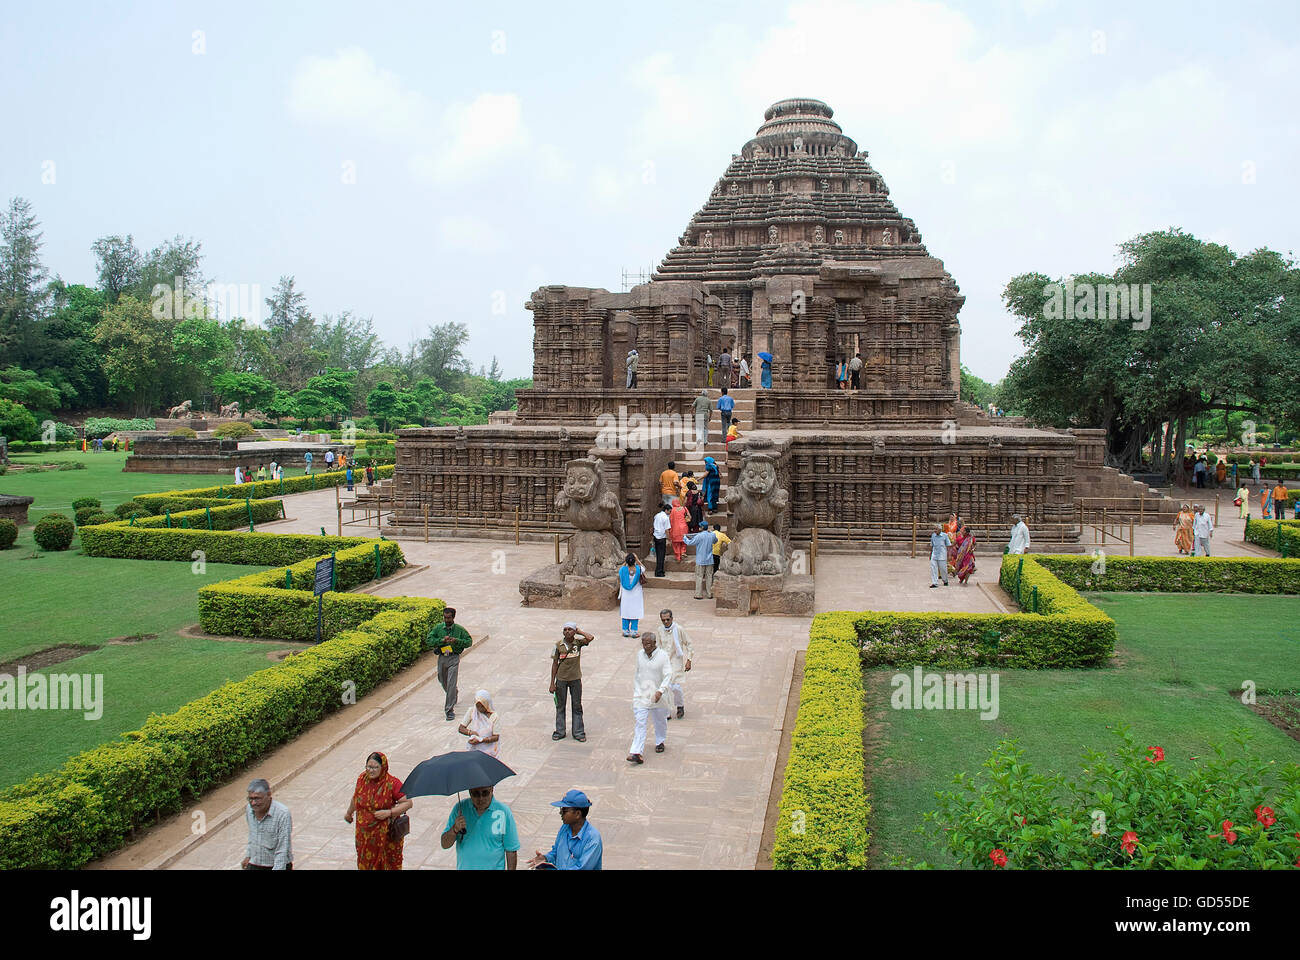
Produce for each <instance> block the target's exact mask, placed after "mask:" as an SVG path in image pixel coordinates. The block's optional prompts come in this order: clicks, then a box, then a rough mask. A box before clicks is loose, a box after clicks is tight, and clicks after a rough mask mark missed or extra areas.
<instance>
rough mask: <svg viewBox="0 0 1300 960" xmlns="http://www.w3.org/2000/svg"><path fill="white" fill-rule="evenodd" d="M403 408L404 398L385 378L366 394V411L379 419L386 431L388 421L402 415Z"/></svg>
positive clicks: (382, 428)
mask: <svg viewBox="0 0 1300 960" xmlns="http://www.w3.org/2000/svg"><path fill="white" fill-rule="evenodd" d="M404 410H405V402H404V398H403V397H402V395H401V394H399V393H398V392H397V389H396V388H395V387H394V386H393V385H392V384H391V383H389V382H388V381H387V380H381V381H379V382H378V383H377V384H375V389H373V390H371V391H370V393H368V394H367V395H366V413H368V414H369V415H370V416H372V417H374V418H375V419H376V420H378V421H379V423H380V429H381V430H382V431H384V432H387V431H388V429H389V424H390V423H392V422H393V421H394V420H395V419H397V417H399V416H402V414H403V412H404Z"/></svg>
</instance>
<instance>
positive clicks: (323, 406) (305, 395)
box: [293, 387, 334, 420]
mask: <svg viewBox="0 0 1300 960" xmlns="http://www.w3.org/2000/svg"><path fill="white" fill-rule="evenodd" d="M293 405H294V409H295V411H296V412H297V414H298V416H299V417H301V418H302V419H303V420H324V419H326V418H328V417H329V416H330V415H331V413H333V411H334V403H333V401H331V400H330V398H329V397H327V396H325V394H323V393H321V392H320V391H319V390H313V389H312V388H311V387H303V388H302V389H301V390H299V391H298V392H297V393H295V394H294V395H293Z"/></svg>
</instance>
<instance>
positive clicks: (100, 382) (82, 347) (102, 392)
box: [34, 281, 108, 410]
mask: <svg viewBox="0 0 1300 960" xmlns="http://www.w3.org/2000/svg"><path fill="white" fill-rule="evenodd" d="M51 288H52V290H53V293H54V313H53V314H51V316H50V318H49V319H48V320H46V321H45V322H44V323H43V324H41V331H40V332H41V336H40V339H39V341H38V347H37V350H38V353H39V356H40V360H39V362H38V363H36V364H35V365H34V366H35V369H36V370H37V372H39V373H40V375H41V379H43V380H46V381H48V382H50V383H52V384H54V385H55V386H57V387H58V388H59V391H60V393H61V394H62V395H63V403H62V405H63V406H65V407H69V408H72V409H79V410H80V409H85V408H87V407H102V406H103V405H104V404H105V403H107V402H108V379H107V377H106V376H105V375H104V368H103V364H102V362H101V360H100V356H99V347H98V346H96V344H95V340H94V336H95V327H96V326H97V325H98V323H99V321H100V320H101V319H103V316H104V306H105V301H104V294H102V293H101V292H100V291H98V290H95V289H94V288H92V287H86V286H82V285H81V284H72V285H71V286H66V285H64V284H63V283H62V282H58V281H56V282H55V283H53V284H51Z"/></svg>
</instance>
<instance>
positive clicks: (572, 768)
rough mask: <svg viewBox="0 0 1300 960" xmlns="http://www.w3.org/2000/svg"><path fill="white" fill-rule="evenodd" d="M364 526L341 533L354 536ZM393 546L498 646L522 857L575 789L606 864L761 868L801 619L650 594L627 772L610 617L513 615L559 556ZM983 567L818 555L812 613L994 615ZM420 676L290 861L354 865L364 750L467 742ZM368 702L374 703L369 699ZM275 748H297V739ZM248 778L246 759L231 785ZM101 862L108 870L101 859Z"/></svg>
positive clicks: (1156, 537)
mask: <svg viewBox="0 0 1300 960" xmlns="http://www.w3.org/2000/svg"><path fill="white" fill-rule="evenodd" d="M285 499H286V506H287V512H288V513H289V516H290V518H291V519H289V520H287V521H282V522H279V523H275V524H267V525H264V526H262V527H259V529H266V530H281V531H284V532H290V531H298V532H317V531H319V529H320V528H321V527H322V526H324V527H325V528H326V529H327V530H328V531H329V532H331V533H332V532H334V529H335V527H334V524H335V522H336V514H335V507H334V502H335V497H334V493H333V492H332V491H318V492H315V493H308V494H300V495H296V496H292V497H287V498H285ZM1225 513H1226V511H1225ZM1221 519H1222V520H1223V524H1222V526H1221V527H1220V532H1219V536H1218V537H1216V538H1215V541H1214V545H1215V548H1216V552H1219V553H1222V554H1224V555H1255V554H1254V553H1253V551H1252V550H1250V549H1248V548H1244V547H1242V546H1241V543H1240V540H1241V530H1240V522H1239V521H1236V520H1231V521H1229V520H1227V519H1226V517H1224V516H1223V515H1222V514H1221ZM374 530H375V528H374V527H370V528H369V529H367V528H365V527H363V526H361V525H355V526H348V527H345V528H344V532H345V533H356V534H358V535H365V534H372V533H373V532H374ZM400 542H401V545H402V549H403V551H404V552H405V554H406V556H407V559H408V561H409V562H410V563H412V564H422V565H425V569H422V570H419V571H417V572H415V573H413V574H411V575H408V576H405V577H402V578H401V579H400V580H398V581H397V582H395V583H387V584H384V585H381V586H380V587H379V588H378V589H377V590H376V591H375V592H376V593H378V594H380V595H388V596H397V595H416V596H435V597H441V598H443V599H445V600H446V601H447V602H448V603H450V604H451V605H452V606H455V607H457V608H458V610H459V620H460V622H462V623H464V624H466V625H467V626H468V627H469V628H470V629H471V632H473V633H475V634H479V635H481V634H482V633H483V632H484V631H486V632H487V633H488V634H489V635H490V638H489V639H488V641H487V642H486V643H484V644H482V645H481V646H478V647H475V648H472V649H471V651H470V652H469V653H467V654H466V655H465V656H464V657H463V658H462V661H461V669H460V684H459V686H460V711H459V712H462V713H463V710H464V709H465V708H467V707H468V705H469V704H470V703H471V702H472V698H473V695H474V691H475V690H476V689H479V688H485V689H487V690H489V691H490V692H491V693H492V695H493V698H494V701H495V704H496V706H497V708H498V710H499V711H500V712H501V715H502V720H503V727H502V739H501V758H502V760H504V761H505V762H506V763H507V764H509V765H510V766H511V767H513V768H514V769H515V771H516V774H517V775H516V776H514V777H512V778H509V779H507V780H505V781H503V782H502V783H501V784H500V785H499V786H498V790H497V796H498V797H499V798H500V799H501V800H503V801H504V802H505V803H507V804H509V805H510V807H511V809H512V810H513V811H514V813H515V817H516V820H517V822H518V826H519V834H520V839H521V842H522V849H521V862H522V860H524V859H526V858H527V857H529V856H531V855H532V852H533V851H534V850H536V849H542V850H546V849H549V848H550V844H551V842H552V841H553V839H554V836H555V832H556V830H557V829H558V828H559V817H558V816H557V815H556V812H555V809H554V808H552V807H551V806H550V805H549V804H550V802H551V801H552V800H556V799H559V798H560V796H562V795H563V794H564V792H565V791H566V790H568V789H569V788H571V787H579V788H581V789H583V790H585V791H586V792H587V794H588V795H589V796H591V798H592V800H593V803H594V807H593V810H592V822H593V823H594V824H595V825H596V826H597V827H598V828H599V829H600V830H601V833H602V835H603V836H604V838H605V866H606V867H607V868H610V869H617V868H640V869H656V868H659V869H663V868H676V869H698V868H705V869H751V868H753V867H754V866H755V865H756V860H757V857H758V851H759V846H760V842H761V839H762V836H761V835H762V828H763V821H764V816H765V813H766V809H767V805H768V796H769V792H770V789H771V785H772V780H773V775H774V773H775V772H776V771H775V767H776V758H777V754H778V751H779V748H780V741H781V736H782V729H781V727H782V724H783V723H784V717H785V712H786V711H785V706H786V698H787V696H788V691H789V686H790V678H791V673H792V670H793V665H794V657H795V652H796V651H797V650H800V649H803V648H805V647H806V646H807V642H808V627H809V624H810V621H809V620H808V619H806V618H786V617H749V618H746V619H744V620H736V619H730V618H720V617H716V616H714V614H713V609H712V604H711V603H709V602H707V601H695V600H694V599H693V598H692V596H691V593H690V592H689V591H676V590H673V591H667V590H664V591H650V592H649V595H648V597H647V604H646V606H647V611H646V612H647V614H648V615H649V620H648V622H647V621H643V626H648V625H650V624H653V623H654V622H655V619H654V617H655V614H656V613H657V607H658V606H659V605H660V604H667V605H670V606H672V607H673V608H674V610H675V612H676V614H677V619H678V620H679V621H680V622H681V623H682V624H683V625H684V626H686V627H687V628H688V629H689V630H690V632H691V636H692V638H693V640H694V643H695V647H696V659H695V664H694V669H693V670H692V672H691V674H690V676H689V678H688V680H687V683H686V685H685V686H686V710H687V712H686V717H685V718H684V719H682V720H672V721H671V722H670V723H669V725H668V749H667V752H666V753H664V754H662V755H659V754H655V753H654V752H653V751H648V752H647V753H646V762H645V764H644V765H643V766H632V765H630V764H628V763H627V762H626V760H625V759H624V757H625V756H626V754H627V749H628V744H629V741H630V739H631V734H632V714H631V708H630V692H631V691H630V688H631V673H632V669H633V663H634V657H635V653H636V650H637V645H636V644H635V643H634V642H633V641H631V640H628V639H624V638H623V637H621V636H620V635H619V621H618V615H617V612H616V611H607V612H583V611H580V612H577V613H576V614H575V613H573V612H568V611H563V610H546V609H533V608H525V607H522V606H520V598H519V591H518V582H519V580H520V578H521V577H523V576H524V575H525V574H527V573H528V572H530V571H532V570H533V569H535V568H537V567H540V566H543V565H545V564H548V563H551V562H552V560H553V548H552V547H551V545H549V544H522V545H519V546H516V545H514V544H513V543H508V542H507V543H503V542H499V541H485V540H434V541H432V542H430V543H428V544H426V543H424V542H423V541H420V540H402V541H400ZM1137 548H1138V552H1139V553H1142V554H1152V555H1166V554H1170V555H1172V554H1173V553H1174V552H1175V551H1174V549H1173V539H1172V533H1170V532H1169V531H1168V530H1167V529H1166V528H1165V527H1163V526H1161V527H1155V526H1149V527H1146V528H1144V529H1140V530H1139V533H1138V544H1137ZM1108 552H1109V553H1123V554H1127V552H1128V548H1127V546H1126V545H1124V546H1123V548H1122V550H1121V549H1120V545H1116V544H1112V545H1111V546H1110V547H1109V548H1108ZM977 562H978V564H979V567H978V569H977V572H976V574H975V576H974V577H973V578H972V584H971V585H970V586H968V587H964V588H963V587H959V586H957V585H956V584H955V582H954V585H953V586H951V587H948V588H947V589H945V588H942V587H940V588H939V589H938V590H930V589H929V572H928V561H927V560H926V559H925V558H922V557H918V558H916V559H912V558H910V557H905V556H892V557H891V556H884V557H860V556H852V555H842V554H826V555H823V556H822V557H821V558H819V560H818V571H817V609H818V610H819V611H821V610H837V609H840V610H842V609H859V610H861V609H880V610H887V609H895V610H897V609H906V610H952V611H970V612H996V611H998V610H999V609H1000V608H1001V607H1000V603H1001V600H1002V599H1003V596H1002V594H1001V592H1000V591H999V590H998V589H997V587H996V575H997V564H998V558H996V557H987V558H986V557H983V556H980V557H978V558H977ZM570 619H576V620H577V622H578V624H579V625H580V626H581V627H582V628H583V629H585V630H587V631H589V632H591V633H593V634H594V635H595V636H596V641H595V642H594V643H593V645H592V647H591V650H590V652H589V653H587V654H586V655H585V656H584V658H583V681H584V684H583V705H584V712H585V720H586V727H587V734H588V739H587V742H586V743H577V742H575V741H574V740H572V739H567V740H563V741H559V742H555V741H552V740H551V736H550V735H551V730H552V729H553V721H554V706H553V702H552V699H551V697H550V695H549V693H548V692H547V682H548V678H549V654H550V649H551V646H552V644H553V643H554V641H555V639H557V638H558V637H559V636H560V634H561V626H562V624H563V623H564V622H565V621H566V620H570ZM426 666H427V665H426V664H425V662H424V661H422V662H421V666H418V667H416V668H412V670H410V671H407V674H408V675H410V677H411V678H412V681H411V682H414V683H415V688H414V689H413V690H411V691H410V692H409V694H408V695H406V696H405V697H404V698H403V699H401V700H400V701H399V702H397V703H396V704H395V705H394V706H392V707H391V708H390V709H388V710H386V711H384V712H383V713H382V714H380V715H379V716H378V717H377V718H376V719H374V720H373V721H370V722H368V723H367V724H365V725H364V726H363V727H362V728H361V729H359V730H357V731H355V732H353V733H351V734H349V735H346V736H345V737H344V738H343V739H342V740H341V741H340V742H338V743H337V745H336V746H334V747H333V748H332V749H328V750H325V751H324V752H323V753H322V754H321V755H320V756H319V757H318V758H317V759H315V760H314V761H310V762H308V763H307V764H306V766H304V767H303V768H302V769H301V770H300V771H299V772H297V773H296V774H295V775H293V776H292V777H291V778H290V779H288V781H287V782H285V783H284V784H283V785H281V786H279V787H278V789H277V790H276V794H275V795H276V798H277V799H278V800H280V801H282V802H284V803H286V804H287V805H288V806H289V808H290V809H291V810H292V811H293V814H294V853H295V867H296V868H298V869H350V868H352V867H354V865H355V854H354V848H353V829H352V827H351V826H349V825H348V824H346V823H344V821H343V812H344V810H345V809H346V807H347V804H348V800H349V799H350V797H351V792H352V785H353V782H354V780H355V778H356V776H357V774H358V773H360V772H361V769H362V767H363V764H364V762H365V758H366V755H367V754H368V753H369V752H370V751H372V750H382V751H384V752H385V753H387V754H388V756H389V758H390V763H391V765H392V770H393V772H394V774H396V775H397V776H399V777H400V776H404V775H405V773H406V772H408V771H409V770H410V769H411V767H413V766H414V765H415V764H416V763H418V762H419V761H420V760H423V759H425V758H426V757H430V756H433V755H436V754H439V753H444V752H447V751H449V750H457V749H463V748H464V746H465V740H464V738H463V737H461V736H460V735H459V734H457V732H456V723H453V722H448V721H446V720H445V719H443V714H442V702H443V699H442V698H443V693H442V690H441V688H440V687H439V686H438V683H437V681H436V679H433V677H432V676H426V677H425V678H424V679H423V680H420V675H421V673H422V672H425V673H427V670H425V669H424V668H425V667H426ZM399 682H401V678H399ZM372 696H373V695H372ZM368 699H370V698H368ZM360 706H362V707H366V706H368V704H367V701H366V700H363V701H362V703H361V704H360ZM282 750H284V751H290V752H292V751H294V750H295V744H290V745H288V746H287V747H285V748H282ZM258 775H259V772H258V768H257V767H256V766H255V767H253V768H251V769H249V770H247V771H246V772H244V773H243V774H241V775H240V778H239V779H240V780H241V781H243V780H249V779H252V778H254V777H256V776H258ZM226 795H227V796H229V788H227V794H226ZM236 802H238V801H237V800H236ZM451 803H452V801H451V800H449V799H447V798H442V797H421V798H417V799H416V800H415V807H414V809H413V811H412V833H411V836H410V837H409V838H408V840H407V843H406V854H405V865H406V867H407V868H429V869H451V868H453V867H454V866H455V852H454V850H442V849H441V848H440V846H439V843H438V837H439V835H440V834H441V832H442V830H443V828H444V825H445V822H446V818H447V814H448V811H449V810H450V808H451ZM184 816H185V815H184V814H182V817H184ZM245 838H246V829H245V826H244V821H243V818H242V816H237V817H235V818H233V820H232V821H231V822H230V823H229V824H227V825H226V826H224V827H221V828H219V829H215V830H213V831H212V832H211V833H210V834H208V835H207V836H206V837H205V838H204V839H203V840H202V842H200V843H198V844H197V845H196V846H193V847H192V848H190V849H189V851H188V852H187V853H185V854H184V855H183V856H180V857H179V858H178V859H175V860H174V862H172V863H171V864H170V865H171V866H174V867H179V868H234V867H236V866H237V865H238V863H239V861H240V859H241V857H242V856H243V847H244V842H245ZM104 865H105V866H112V865H113V864H112V862H111V859H110V861H109V862H106V863H105V864H104Z"/></svg>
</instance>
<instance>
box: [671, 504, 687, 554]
mask: <svg viewBox="0 0 1300 960" xmlns="http://www.w3.org/2000/svg"><path fill="white" fill-rule="evenodd" d="M686 518H687V514H686V508H685V507H683V506H682V501H681V500H679V499H678V498H677V497H673V508H672V509H671V510H669V511H668V538H669V540H670V541H672V545H673V554H674V555H675V556H676V557H677V559H678V560H681V559H682V557H684V556H685V555H686Z"/></svg>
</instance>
